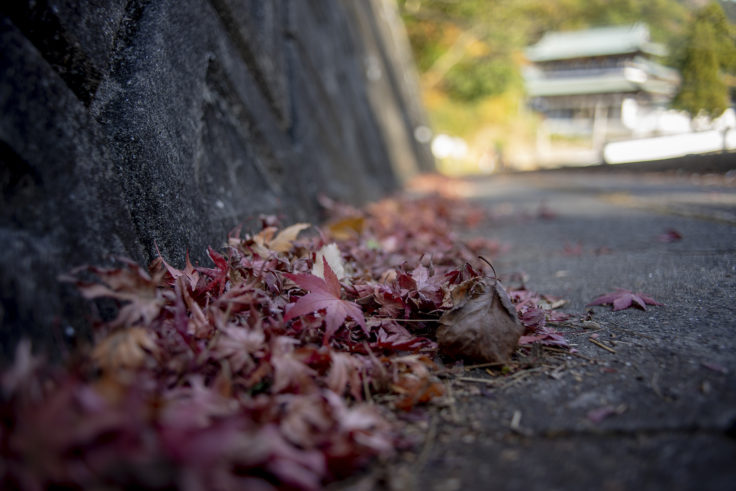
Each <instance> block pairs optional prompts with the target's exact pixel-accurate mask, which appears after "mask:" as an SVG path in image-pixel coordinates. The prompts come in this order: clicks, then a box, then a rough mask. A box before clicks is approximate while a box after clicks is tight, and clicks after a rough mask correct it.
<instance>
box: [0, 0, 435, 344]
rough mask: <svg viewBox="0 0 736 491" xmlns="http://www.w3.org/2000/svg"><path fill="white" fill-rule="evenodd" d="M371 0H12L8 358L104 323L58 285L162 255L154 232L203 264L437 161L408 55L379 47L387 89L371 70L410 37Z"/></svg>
mask: <svg viewBox="0 0 736 491" xmlns="http://www.w3.org/2000/svg"><path fill="white" fill-rule="evenodd" d="M374 4H375V5H379V4H383V2H382V0H370V1H367V2H363V1H358V0H351V1H348V2H343V1H338V0H320V1H317V0H314V1H309V2H306V1H295V0H273V1H269V2H262V1H257V0H251V1H245V2H235V1H232V0H209V1H206V0H156V1H153V0H130V1H127V2H122V1H117V2H116V1H113V0H104V1H95V2H92V1H89V0H83V1H72V0H36V1H30V0H28V1H22V0H12V1H10V2H4V3H2V5H0V163H1V167H0V185H1V186H2V197H1V198H0V205H2V206H0V323H1V324H2V329H1V330H0V343H1V349H0V357H7V356H8V355H9V354H10V353H12V351H13V345H14V344H15V343H16V342H17V340H18V339H20V338H21V337H30V338H32V339H33V341H34V343H35V344H36V345H41V346H45V347H47V348H51V351H52V352H53V353H57V354H58V353H59V352H60V351H61V350H62V348H63V345H64V340H65V339H66V338H69V337H74V336H81V337H84V336H85V335H86V334H88V328H89V322H88V319H87V317H88V312H89V307H88V306H87V305H86V304H85V302H83V301H82V300H81V299H80V297H79V296H78V295H77V294H76V292H75V291H74V290H73V289H72V288H71V287H69V286H68V285H64V284H61V283H59V282H58V281H57V277H58V275H59V274H61V273H63V272H65V271H68V270H69V269H71V268H73V267H75V266H78V265H80V264H85V263H91V264H104V263H106V262H108V261H109V257H110V256H111V255H124V256H128V257H131V258H133V259H134V260H136V261H138V262H141V263H146V262H148V261H150V260H151V259H152V258H153V257H154V255H155V249H156V245H157V246H158V248H159V249H160V250H161V252H162V253H163V254H164V256H165V257H166V258H167V260H169V261H171V262H172V263H174V264H179V265H181V264H182V263H183V261H184V257H185V254H186V252H187V251H190V253H191V254H192V257H193V259H194V260H199V261H202V262H203V263H204V262H205V261H206V256H205V250H206V247H207V245H213V246H215V247H218V246H219V245H221V243H222V241H224V239H225V237H226V234H227V232H228V231H229V230H231V229H233V228H234V227H236V226H238V225H240V224H244V225H245V226H246V228H247V227H249V226H254V225H255V224H256V223H258V216H259V215H260V214H277V215H279V216H281V217H282V218H283V219H284V221H285V222H286V223H289V222H291V221H296V220H312V221H317V220H319V218H320V214H319V208H318V205H317V201H316V197H317V194H318V193H325V194H327V195H328V196H331V197H333V198H337V199H342V200H347V201H353V202H360V201H365V200H369V199H375V198H378V197H380V196H382V195H384V194H386V193H387V192H390V191H392V190H394V189H395V188H396V187H397V185H398V184H399V182H400V181H401V179H403V178H405V177H406V176H407V175H408V174H411V173H412V172H416V171H418V170H420V169H423V168H424V169H426V168H427V167H428V166H431V160H430V159H429V158H428V154H426V152H425V153H422V152H423V150H422V149H421V147H417V146H416V143H415V141H414V139H413V136H412V135H413V129H414V128H413V126H414V125H416V124H417V119H416V114H413V113H412V114H409V112H411V111H409V109H408V108H412V107H418V101H417V100H416V97H415V95H412V94H416V91H414V92H413V93H412V92H411V91H410V90H409V91H407V90H406V87H404V86H403V85H402V86H399V85H397V84H396V80H404V79H405V77H404V76H403V75H402V72H403V70H405V69H407V68H409V69H410V67H407V63H406V61H405V60H404V61H397V60H396V59H395V58H392V57H390V56H383V57H381V58H380V60H379V61H378V63H379V64H380V66H381V70H382V71H383V73H386V74H393V78H392V80H394V82H392V84H389V85H387V86H384V87H383V88H382V89H381V92H380V93H378V92H376V90H375V87H374V86H373V85H372V82H371V80H370V79H369V77H368V76H367V74H366V70H365V65H364V60H365V59H366V56H368V54H367V50H370V49H374V48H372V47H374V46H382V48H381V49H383V50H385V51H391V46H392V45H394V44H396V41H395V40H394V39H393V34H395V29H393V30H392V27H391V26H383V28H382V29H383V30H382V29H373V30H367V29H365V28H362V27H360V26H361V25H365V23H366V22H367V20H366V19H365V18H364V16H366V15H368V16H374V17H376V18H373V19H369V20H368V21H369V22H370V23H371V25H383V24H382V23H385V21H384V20H382V19H381V18H379V17H378V16H376V13H375V5H374ZM381 8H385V6H383V7H381ZM387 33H393V34H390V35H389V34H387ZM399 37H400V36H399ZM377 94H378V95H377ZM409 99H411V100H409ZM388 113H390V114H393V115H394V116H396V115H399V116H398V117H394V122H398V125H396V124H394V125H393V126H391V128H387V127H386V125H385V121H386V117H385V114H388ZM402 115H403V116H402ZM397 141H399V142H400V143H397ZM397 145H398V146H402V148H403V150H402V152H397V151H396V150H395V148H396V147H397ZM407 148H409V149H411V148H413V150H411V151H409V152H407V151H406V149H407ZM425 150H426V149H425ZM399 155H401V156H402V157H401V159H402V162H398V161H397V158H398V157H397V156H399ZM70 328H71V329H70ZM72 332H74V333H75V334H74V336H70V334H71V333H72Z"/></svg>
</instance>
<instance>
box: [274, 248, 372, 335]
mask: <svg viewBox="0 0 736 491" xmlns="http://www.w3.org/2000/svg"><path fill="white" fill-rule="evenodd" d="M322 264H323V267H324V274H325V279H324V280H323V279H322V278H320V277H319V276H315V275H312V274H292V273H284V276H286V277H287V278H289V279H290V280H291V281H293V282H294V283H296V284H297V285H299V287H301V288H303V289H304V290H307V291H308V292H309V293H308V294H306V295H304V296H303V297H301V298H300V299H299V300H297V302H296V303H295V304H294V305H293V306H292V307H291V308H290V309H289V310H288V311H287V312H286V316H284V321H289V320H291V319H294V318H296V317H300V316H302V315H306V314H311V313H314V312H317V311H319V310H324V311H325V326H326V329H325V337H324V341H325V343H326V342H327V340H328V339H329V338H330V337H332V335H333V334H335V332H337V330H338V329H339V328H340V326H341V325H342V324H343V322H345V319H346V318H348V317H350V318H352V319H353V320H354V321H355V322H357V323H358V324H359V325H360V327H362V328H363V332H365V334H366V335H368V334H369V331H368V327H367V326H366V324H365V318H364V317H363V311H362V310H360V307H359V306H358V304H356V303H353V302H350V301H348V300H342V299H341V298H340V282H339V281H338V280H337V276H335V273H334V272H333V271H332V268H331V267H330V264H329V263H328V262H327V258H324V257H323V258H322Z"/></svg>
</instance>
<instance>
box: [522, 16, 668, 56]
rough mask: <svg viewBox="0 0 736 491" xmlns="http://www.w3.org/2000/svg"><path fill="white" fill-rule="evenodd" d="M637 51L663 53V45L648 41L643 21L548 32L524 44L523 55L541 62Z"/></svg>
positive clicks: (647, 30) (664, 51)
mask: <svg viewBox="0 0 736 491" xmlns="http://www.w3.org/2000/svg"><path fill="white" fill-rule="evenodd" d="M637 52H643V53H649V54H653V55H664V54H666V50H665V48H664V46H662V45H660V44H657V43H652V42H651V41H650V39H649V28H648V27H647V26H646V25H645V24H633V25H628V26H616V27H597V28H593V29H586V30H583V31H571V32H550V33H547V34H545V35H544V37H542V39H540V40H539V42H538V43H537V44H535V45H533V46H530V47H529V48H527V50H526V55H527V58H528V59H529V60H530V61H533V62H543V61H553V60H568V59H572V58H584V57H589V56H605V55H615V54H628V53H637Z"/></svg>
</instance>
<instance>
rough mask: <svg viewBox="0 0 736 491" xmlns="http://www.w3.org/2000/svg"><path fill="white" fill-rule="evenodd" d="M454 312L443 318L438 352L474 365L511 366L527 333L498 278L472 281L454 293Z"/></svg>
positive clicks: (463, 284)
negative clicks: (513, 357)
mask: <svg viewBox="0 0 736 491" xmlns="http://www.w3.org/2000/svg"><path fill="white" fill-rule="evenodd" d="M452 299H453V308H452V309H451V310H448V311H447V312H445V313H444V314H443V315H442V317H441V318H440V327H439V329H437V342H438V344H439V350H440V352H441V353H443V354H445V355H449V356H452V357H458V358H463V359H465V360H468V361H475V362H483V363H485V362H488V363H496V362H503V363H505V362H508V361H509V359H510V357H511V353H513V351H514V349H516V346H517V345H518V342H519V337H520V336H521V335H522V334H523V332H524V327H523V326H522V325H521V323H520V322H519V319H518V318H517V315H516V309H515V308H514V306H513V305H512V303H511V300H510V299H509V296H508V294H507V293H506V290H505V289H504V288H503V285H501V283H500V282H499V281H498V280H497V279H495V278H490V279H487V278H482V277H476V278H471V279H469V280H467V281H465V282H463V283H461V284H460V285H458V286H457V287H456V288H455V289H454V290H453V291H452Z"/></svg>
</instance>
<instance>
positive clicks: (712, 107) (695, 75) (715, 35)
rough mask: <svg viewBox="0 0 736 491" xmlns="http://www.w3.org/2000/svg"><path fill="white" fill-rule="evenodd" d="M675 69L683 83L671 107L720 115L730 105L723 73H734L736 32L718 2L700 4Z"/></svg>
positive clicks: (692, 112)
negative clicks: (701, 5)
mask: <svg viewBox="0 0 736 491" xmlns="http://www.w3.org/2000/svg"><path fill="white" fill-rule="evenodd" d="M678 68H679V69H680V73H681V75H682V83H681V85H680V89H679V91H678V93H677V95H676V96H675V99H674V100H673V103H672V105H673V107H675V108H676V109H682V110H684V111H687V112H688V113H689V114H690V115H691V116H697V115H699V114H702V115H705V116H707V117H709V118H714V117H718V116H720V115H721V114H723V111H725V110H726V109H727V108H728V107H729V105H730V97H729V84H728V83H727V82H726V76H727V74H728V73H731V74H733V73H735V72H736V31H735V30H734V26H733V25H732V24H730V23H729V22H728V19H727V18H726V15H725V14H724V12H723V9H722V8H721V6H720V5H719V4H718V3H717V2H711V3H710V4H708V5H707V6H705V7H703V8H702V9H701V10H700V11H698V13H697V14H696V16H695V18H694V19H693V21H692V24H691V26H690V30H689V34H688V37H687V42H686V44H685V45H684V47H683V49H682V50H681V52H680V54H679V60H678Z"/></svg>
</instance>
